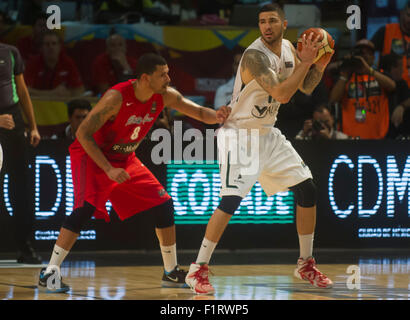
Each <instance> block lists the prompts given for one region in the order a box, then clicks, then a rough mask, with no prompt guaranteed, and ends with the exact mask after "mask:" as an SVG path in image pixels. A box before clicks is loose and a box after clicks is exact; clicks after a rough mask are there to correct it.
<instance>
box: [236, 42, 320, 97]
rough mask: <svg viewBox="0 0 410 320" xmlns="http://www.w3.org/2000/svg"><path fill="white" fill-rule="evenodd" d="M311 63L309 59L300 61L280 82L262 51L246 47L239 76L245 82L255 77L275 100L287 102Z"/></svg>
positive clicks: (299, 84)
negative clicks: (288, 75)
mask: <svg viewBox="0 0 410 320" xmlns="http://www.w3.org/2000/svg"><path fill="white" fill-rule="evenodd" d="M311 65H312V62H311V61H309V62H307V61H306V62H300V63H299V64H298V65H297V66H296V67H295V70H294V72H293V74H292V75H291V76H290V77H288V78H287V79H286V80H284V81H282V82H280V81H279V78H278V76H277V74H276V73H275V71H274V70H272V68H271V64H270V61H269V58H268V57H267V56H266V55H265V54H264V53H263V52H262V51H259V50H255V49H248V50H246V51H245V53H244V55H243V57H242V63H241V78H242V80H243V81H244V83H245V84H247V83H249V82H250V81H251V80H252V79H255V80H256V81H257V82H258V84H259V85H260V86H261V87H262V88H263V89H264V90H265V91H266V92H267V93H269V95H270V96H272V97H273V98H274V99H275V100H276V101H279V102H280V103H287V102H289V100H290V98H291V97H292V96H293V95H294V94H295V92H296V91H297V90H298V88H299V87H300V86H301V83H302V82H303V79H305V76H306V74H307V73H308V71H309V68H310V66H311Z"/></svg>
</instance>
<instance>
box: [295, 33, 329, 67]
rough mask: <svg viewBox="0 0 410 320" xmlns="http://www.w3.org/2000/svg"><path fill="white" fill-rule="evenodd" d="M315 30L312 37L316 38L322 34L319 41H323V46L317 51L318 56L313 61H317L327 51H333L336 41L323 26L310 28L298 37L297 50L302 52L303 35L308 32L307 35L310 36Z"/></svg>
mask: <svg viewBox="0 0 410 320" xmlns="http://www.w3.org/2000/svg"><path fill="white" fill-rule="evenodd" d="M311 32H313V37H312V39H315V37H316V36H317V35H320V37H319V41H320V42H321V47H320V49H319V51H318V53H317V56H316V58H315V60H314V61H313V63H316V62H317V61H318V60H319V59H320V58H321V57H322V56H323V55H324V54H325V53H328V52H329V53H332V52H333V49H334V47H335V41H334V40H333V38H332V36H331V35H330V34H329V33H328V32H327V31H326V30H325V29H322V28H309V29H307V30H305V31H303V33H302V34H301V35H300V37H299V39H298V45H297V50H298V52H300V51H301V50H302V36H303V35H304V34H306V37H308V36H309V34H310V33H311Z"/></svg>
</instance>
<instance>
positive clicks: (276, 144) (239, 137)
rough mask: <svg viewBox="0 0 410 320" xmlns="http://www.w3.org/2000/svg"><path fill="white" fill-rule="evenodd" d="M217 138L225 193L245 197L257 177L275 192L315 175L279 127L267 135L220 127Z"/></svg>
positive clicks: (267, 190)
mask: <svg viewBox="0 0 410 320" xmlns="http://www.w3.org/2000/svg"><path fill="white" fill-rule="evenodd" d="M217 139H218V160H219V169H220V170H219V171H220V176H221V192H220V196H221V197H222V196H232V195H236V196H240V197H242V198H245V197H246V195H247V194H248V193H249V191H250V190H251V189H252V187H253V185H254V184H255V182H256V181H259V183H260V184H261V186H262V188H263V190H264V191H265V193H266V195H267V196H271V195H274V194H275V193H277V192H284V191H287V190H289V187H292V186H294V185H297V184H299V183H301V182H303V181H305V180H306V179H309V178H312V173H311V172H310V169H309V168H308V166H307V165H306V164H305V163H304V162H303V160H302V158H301V157H300V156H299V155H298V153H297V152H296V150H295V149H294V148H293V146H292V144H291V143H290V142H289V141H288V140H286V138H285V136H284V135H283V134H282V133H281V132H280V130H279V129H277V128H274V127H272V129H271V130H270V132H269V133H267V134H266V135H259V133H258V131H257V130H256V131H254V132H250V131H249V130H248V131H246V130H244V129H242V130H239V129H227V128H220V129H219V130H218V135H217Z"/></svg>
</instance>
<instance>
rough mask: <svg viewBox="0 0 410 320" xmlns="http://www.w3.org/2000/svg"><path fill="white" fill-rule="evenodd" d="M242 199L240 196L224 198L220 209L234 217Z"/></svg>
mask: <svg viewBox="0 0 410 320" xmlns="http://www.w3.org/2000/svg"><path fill="white" fill-rule="evenodd" d="M241 201H242V198H241V197H239V196H223V197H222V200H221V202H220V203H219V206H218V209H219V210H221V211H223V212H225V213H227V214H230V215H233V214H234V213H235V211H236V209H238V207H239V205H240V204H241Z"/></svg>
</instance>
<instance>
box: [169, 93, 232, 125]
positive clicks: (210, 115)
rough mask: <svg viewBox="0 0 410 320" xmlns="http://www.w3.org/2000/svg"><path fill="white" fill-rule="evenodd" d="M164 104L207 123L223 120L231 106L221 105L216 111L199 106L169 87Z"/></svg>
mask: <svg viewBox="0 0 410 320" xmlns="http://www.w3.org/2000/svg"><path fill="white" fill-rule="evenodd" d="M164 105H165V106H166V107H170V108H172V109H175V110H177V111H179V112H181V113H183V114H185V115H187V116H188V117H191V118H193V119H196V120H198V121H201V122H204V123H207V124H215V123H223V122H225V120H226V119H227V118H228V116H229V114H230V111H231V108H229V107H227V106H222V107H221V108H219V109H218V110H217V111H215V110H214V109H211V108H206V107H203V106H200V105H198V104H196V103H195V102H193V101H191V100H189V99H187V98H185V97H184V96H182V95H181V94H180V93H179V92H178V91H177V90H175V89H174V88H170V87H169V88H168V89H167V92H166V93H165V94H164Z"/></svg>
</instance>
